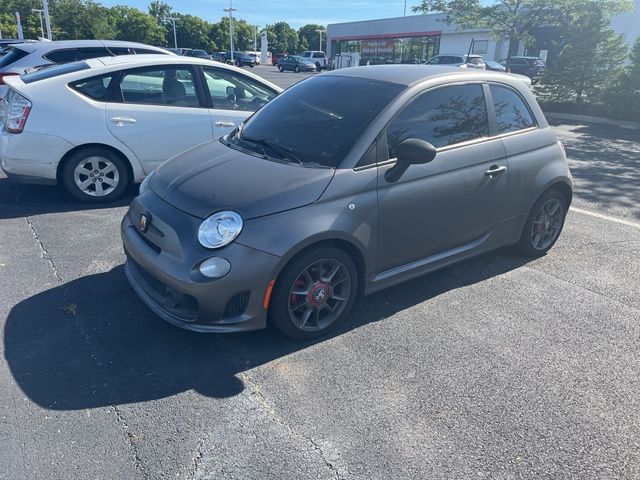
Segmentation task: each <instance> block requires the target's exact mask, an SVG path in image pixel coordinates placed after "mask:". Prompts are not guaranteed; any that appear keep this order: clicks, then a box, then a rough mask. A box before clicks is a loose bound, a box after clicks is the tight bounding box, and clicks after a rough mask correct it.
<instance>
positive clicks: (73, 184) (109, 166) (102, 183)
mask: <svg viewBox="0 0 640 480" xmlns="http://www.w3.org/2000/svg"><path fill="white" fill-rule="evenodd" d="M129 181H130V175H129V170H128V169H127V166H126V164H125V162H124V161H123V160H122V159H121V158H120V156H119V155H118V154H117V153H115V152H112V151H111V150H107V149H106V148H101V147H93V148H85V149H83V150H80V151H78V152H76V153H74V154H73V155H72V156H71V158H69V160H68V161H67V162H66V163H65V164H64V166H63V169H62V182H63V184H64V186H65V188H66V189H67V191H68V192H69V193H70V194H71V195H73V196H74V197H75V198H77V199H78V200H80V201H81V202H85V203H107V202H111V201H113V200H115V199H117V198H118V197H119V196H120V195H122V193H123V192H124V191H125V190H126V188H127V186H128V185H129Z"/></svg>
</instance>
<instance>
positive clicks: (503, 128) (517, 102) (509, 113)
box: [490, 85, 536, 133]
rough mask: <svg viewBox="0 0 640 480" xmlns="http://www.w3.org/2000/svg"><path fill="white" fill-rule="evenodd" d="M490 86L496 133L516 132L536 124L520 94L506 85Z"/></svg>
mask: <svg viewBox="0 0 640 480" xmlns="http://www.w3.org/2000/svg"><path fill="white" fill-rule="evenodd" d="M490 88H491V97H492V98H493V108H494V109H495V111H496V123H497V126H498V133H508V132H516V131H518V130H524V129H525V128H531V127H535V126H536V123H535V121H534V120H533V115H531V111H530V110H529V108H528V107H527V105H526V104H525V103H524V100H522V97H520V95H518V94H517V93H516V92H515V91H513V90H512V89H510V88H508V87H502V86H499V85H491V86H490Z"/></svg>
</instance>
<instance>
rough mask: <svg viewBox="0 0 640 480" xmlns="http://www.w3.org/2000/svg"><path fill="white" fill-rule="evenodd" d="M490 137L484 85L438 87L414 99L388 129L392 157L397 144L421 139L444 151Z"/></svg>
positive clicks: (394, 154) (388, 141) (390, 155)
mask: <svg viewBox="0 0 640 480" xmlns="http://www.w3.org/2000/svg"><path fill="white" fill-rule="evenodd" d="M488 135H489V122H488V117H487V109H486V106H485V101H484V94H483V92H482V86H481V85H460V86H452V87H444V88H438V89H436V90H433V91H430V92H427V93H425V94H423V95H421V96H420V97H418V98H416V99H415V100H413V101H412V102H411V103H410V104H409V105H407V106H406V107H405V108H404V109H403V110H402V111H401V112H400V114H399V115H398V116H397V117H396V118H395V119H394V120H393V121H392V122H391V124H390V125H389V127H388V128H387V143H388V145H389V158H396V149H397V148H398V145H399V144H400V143H401V142H402V141H403V140H406V139H408V138H419V139H421V140H425V141H427V142H429V143H431V144H432V145H433V146H434V147H436V148H442V147H446V146H449V145H454V144H456V143H461V142H466V141H468V140H474V139H476V138H482V137H486V136H488Z"/></svg>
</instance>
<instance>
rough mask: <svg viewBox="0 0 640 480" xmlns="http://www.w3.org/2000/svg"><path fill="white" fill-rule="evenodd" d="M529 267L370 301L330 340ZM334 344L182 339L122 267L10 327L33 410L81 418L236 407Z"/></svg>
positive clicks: (448, 280) (457, 271)
mask: <svg viewBox="0 0 640 480" xmlns="http://www.w3.org/2000/svg"><path fill="white" fill-rule="evenodd" d="M527 261H528V259H526V258H523V257H520V256H516V255H515V254H514V253H512V252H511V251H510V250H502V251H498V252H495V253H490V254H485V255H482V256H480V257H478V258H476V259H472V260H468V261H465V262H463V263H460V264H458V265H456V266H453V267H449V268H447V269H444V270H441V271H439V272H436V273H433V274H431V275H428V276H425V277H422V278H420V279H417V280H414V281H412V282H408V283H405V284H402V285H400V286H397V287H394V288H391V289H388V290H386V291H383V292H381V293H378V294H376V295H373V296H370V297H367V299H366V301H360V302H358V304H357V305H356V307H355V310H354V312H353V314H352V317H351V318H350V319H349V321H348V322H346V323H345V324H344V325H343V326H342V327H341V328H340V329H338V330H337V331H336V332H335V333H333V334H332V337H333V336H337V335H342V334H345V333H346V332H348V331H351V330H354V329H358V328H360V327H363V326H365V325H367V324H371V323H374V322H378V321H381V320H384V319H386V318H388V317H389V316H391V315H393V314H395V313H397V312H400V311H402V310H405V309H407V308H410V307H412V306H414V305H416V304H420V303H422V302H427V301H429V300H430V299H432V298H434V297H437V296H438V295H440V294H442V293H444V292H447V291H450V290H454V289H457V288H461V287H464V286H465V285H469V284H473V283H476V282H481V281H483V280H485V279H487V278H490V277H493V276H496V275H500V274H502V273H505V272H508V271H510V270H513V269H515V268H518V267H519V266H521V265H523V264H525V263H527ZM424 320H425V322H428V321H429V318H428V317H427V318H425V319H424ZM327 340H328V338H327V337H325V338H321V339H318V340H315V341H311V342H309V341H307V342H298V341H293V340H289V339H286V338H284V337H283V336H282V335H280V334H279V333H277V332H275V331H273V330H271V329H269V330H265V331H259V332H250V333H242V334H226V335H222V334H198V333H192V332H187V331H184V330H180V329H178V328H175V327H172V326H171V325H168V324H166V323H165V322H163V321H162V320H160V319H159V318H158V317H156V316H155V315H154V314H152V313H151V312H150V311H149V310H148V309H147V308H146V306H145V305H144V304H143V303H142V302H141V301H140V300H139V299H138V298H137V297H136V296H135V294H134V293H133V291H132V290H131V288H130V287H129V285H128V283H127V281H126V279H125V275H124V271H123V267H122V265H120V266H118V267H116V268H114V269H112V270H111V271H108V272H106V273H101V274H97V275H91V276H86V277H83V278H80V279H77V280H74V281H71V282H69V283H66V284H64V285H61V286H59V287H56V288H52V289H50V290H47V291H44V292H42V293H39V294H37V295H34V296H33V297H31V298H28V299H26V300H24V301H22V302H20V303H19V304H17V305H15V306H14V307H13V308H12V309H11V311H10V313H9V316H8V318H7V321H6V324H5V330H4V343H5V345H4V352H5V356H6V360H7V363H8V366H9V368H10V371H11V372H12V374H13V377H14V378H15V381H16V382H17V384H18V385H19V386H20V388H21V389H22V391H23V392H24V393H25V394H26V396H28V397H29V398H30V399H31V400H32V401H33V402H35V403H36V404H38V405H40V406H41V407H43V408H47V409H52V410H78V409H85V408H95V407H102V406H107V405H120V404H129V403H135V402H144V401H149V400H156V399H161V398H165V397H168V396H171V395H174V394H177V393H180V392H183V391H186V390H190V389H194V390H196V391H197V392H199V393H201V394H203V395H206V396H209V397H217V398H225V397H231V396H234V395H237V394H239V393H240V392H242V391H243V389H244V384H243V382H242V378H241V374H242V372H244V371H246V370H249V369H251V368H254V367H256V366H260V365H264V364H266V363H268V362H271V361H272V360H275V359H278V358H281V357H284V356H286V355H288V354H290V353H293V352H296V351H299V350H302V349H305V348H307V347H309V346H310V345H313V344H314V343H317V342H323V341H327Z"/></svg>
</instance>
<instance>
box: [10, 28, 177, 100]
mask: <svg viewBox="0 0 640 480" xmlns="http://www.w3.org/2000/svg"><path fill="white" fill-rule="evenodd" d="M145 53H146V54H155V53H157V54H164V55H171V53H170V52H168V51H167V50H165V49H163V48H158V47H152V46H150V45H144V44H142V43H135V42H120V41H116V40H61V41H55V42H30V43H20V44H16V45H11V46H9V47H7V48H5V49H3V50H2V52H0V99H1V98H2V97H4V95H5V92H6V87H5V86H4V80H3V79H4V78H5V77H7V76H9V75H21V74H23V73H25V72H27V71H29V70H31V69H34V68H38V67H42V66H46V65H53V64H57V63H69V62H75V61H77V60H85V59H87V58H97V57H106V56H108V55H116V56H117V55H130V54H145Z"/></svg>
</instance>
